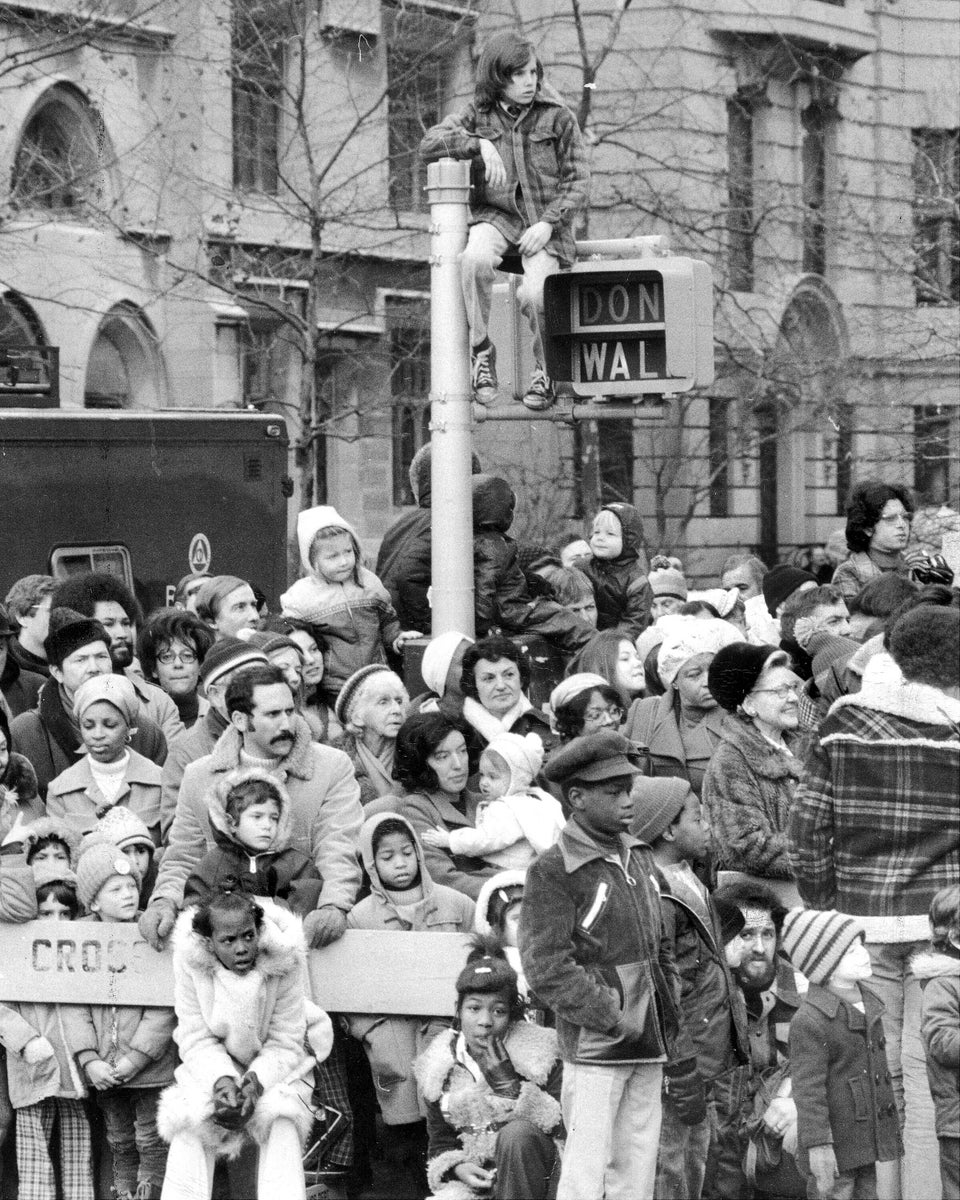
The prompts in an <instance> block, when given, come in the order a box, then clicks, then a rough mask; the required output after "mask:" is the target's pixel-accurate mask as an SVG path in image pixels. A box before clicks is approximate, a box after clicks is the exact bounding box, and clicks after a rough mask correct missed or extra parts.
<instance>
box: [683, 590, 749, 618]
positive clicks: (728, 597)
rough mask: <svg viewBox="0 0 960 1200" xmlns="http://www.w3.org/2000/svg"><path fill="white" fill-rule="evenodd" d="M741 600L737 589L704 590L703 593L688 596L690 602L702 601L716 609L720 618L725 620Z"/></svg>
mask: <svg viewBox="0 0 960 1200" xmlns="http://www.w3.org/2000/svg"><path fill="white" fill-rule="evenodd" d="M739 599H740V592H739V591H738V590H737V589H736V588H704V589H703V590H702V591H699V592H689V593H688V594H687V601H688V602H691V601H693V600H702V601H703V603H704V604H709V605H710V607H711V608H713V609H716V613H717V616H718V617H724V618H726V617H729V616H730V614H731V613H732V612H733V609H734V606H735V605H736V603H737V601H738V600H739Z"/></svg>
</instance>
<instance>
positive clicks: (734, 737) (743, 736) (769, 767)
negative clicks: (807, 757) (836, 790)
mask: <svg viewBox="0 0 960 1200" xmlns="http://www.w3.org/2000/svg"><path fill="white" fill-rule="evenodd" d="M723 740H724V741H725V742H729V744H730V745H731V746H733V747H735V748H736V749H737V750H739V751H740V753H741V754H742V755H743V757H744V758H745V759H746V760H747V764H748V766H749V767H750V769H751V770H752V771H755V772H756V773H757V774H758V775H762V776H764V777H765V778H767V779H786V778H793V779H799V778H800V773H801V769H802V763H801V762H800V760H799V759H798V758H795V757H794V756H793V755H792V754H786V753H784V752H783V751H782V750H778V749H777V747H776V746H774V745H773V743H772V742H768V741H767V739H766V738H765V737H764V736H763V734H761V733H760V731H759V730H758V729H757V728H756V727H755V726H754V724H753V722H752V721H747V720H744V719H743V717H739V716H737V715H736V714H735V713H728V714H727V715H726V716H725V717H724V719H723ZM787 746H788V749H792V746H791V743H790V741H789V740H788V741H787Z"/></svg>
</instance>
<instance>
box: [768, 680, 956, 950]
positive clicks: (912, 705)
mask: <svg viewBox="0 0 960 1200" xmlns="http://www.w3.org/2000/svg"><path fill="white" fill-rule="evenodd" d="M958 778H960V702H958V701H956V700H953V699H951V698H950V697H948V696H946V695H945V694H944V693H943V692H941V691H939V690H938V689H936V688H932V687H928V686H927V685H925V684H920V683H900V684H897V685H889V684H886V683H884V682H882V681H877V682H869V681H865V683H864V686H863V688H862V689H861V690H860V691H859V692H857V693H855V694H854V695H852V696H841V697H840V699H839V700H837V701H835V703H834V704H833V706H832V707H831V709H830V712H829V713H828V714H827V717H826V719H825V720H824V721H823V723H822V724H821V726H820V730H819V733H818V735H817V736H816V737H815V738H814V739H813V742H812V744H811V747H810V750H809V752H808V754H807V757H806V761H805V763H804V772H803V780H802V782H801V784H800V787H799V789H798V792H797V797H796V801H795V804H794V810H793V815H792V818H791V821H790V845H791V860H792V863H793V869H794V872H795V875H796V879H797V885H798V887H799V889H800V895H801V896H802V897H803V900H804V903H805V904H806V905H807V906H808V907H810V908H819V909H831V908H833V909H837V910H838V911H839V912H844V913H849V914H850V915H851V916H855V917H857V919H858V920H859V921H860V923H861V925H862V926H863V927H864V929H865V930H866V934H867V941H868V942H876V943H890V942H911V941H922V940H925V939H926V937H927V936H928V935H929V924H928V922H927V913H928V912H929V910H930V903H931V901H932V900H933V897H934V896H935V895H936V893H937V892H938V891H939V890H940V889H941V888H944V887H947V886H949V885H950V884H955V883H956V882H957V880H958V879H960V825H958V822H957V779H958Z"/></svg>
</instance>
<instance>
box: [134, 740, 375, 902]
mask: <svg viewBox="0 0 960 1200" xmlns="http://www.w3.org/2000/svg"><path fill="white" fill-rule="evenodd" d="M293 732H294V744H293V747H292V749H291V750H290V753H289V754H288V755H287V756H286V757H285V758H283V759H281V760H280V763H279V767H278V774H277V777H278V778H279V779H280V780H281V782H282V783H283V784H284V786H285V787H286V789H287V791H288V792H289V794H290V817H291V834H290V845H291V846H292V847H293V848H294V849H297V850H301V851H303V852H304V853H305V854H308V855H309V856H310V858H311V859H312V860H313V862H314V863H315V864H316V867H317V870H318V871H319V872H320V876H321V878H322V879H323V888H322V890H321V892H320V904H321V905H328V904H329V905H333V906H334V907H336V908H339V909H341V910H342V911H343V912H348V911H349V909H350V908H351V906H352V905H353V902H354V899H355V898H356V894H357V888H358V887H359V886H360V865H359V863H358V862H357V858H356V845H357V835H358V834H359V832H360V826H361V824H362V822H363V810H362V809H361V808H360V800H359V793H360V789H359V788H358V787H357V781H356V780H355V779H354V777H353V771H352V769H351V767H350V760H349V759H348V758H347V756H346V755H345V754H343V753H342V752H341V751H340V750H334V749H332V748H331V747H330V746H320V745H318V744H317V743H316V742H314V741H312V740H311V737H310V728H309V726H308V725H307V723H306V722H305V721H304V720H302V719H301V718H300V717H296V716H295V717H294V719H293ZM242 747H243V737H242V735H241V734H240V733H239V732H238V731H237V730H236V729H235V728H234V727H233V726H232V725H230V726H228V728H227V729H226V730H224V733H223V735H222V736H221V738H220V740H219V741H218V742H217V744H216V745H215V746H214V748H213V752H212V753H211V754H209V755H207V757H206V758H202V759H200V760H199V761H198V762H194V763H190V764H189V766H188V767H187V768H186V770H185V771H184V773H183V783H182V785H181V787H180V796H179V798H178V800H177V810H176V815H175V816H174V818H173V824H172V825H171V826H170V835H169V839H168V843H167V848H166V850H165V852H164V855H163V862H162V863H161V864H160V871H159V874H158V875H157V883H156V886H155V887H154V889H153V896H152V897H151V901H150V902H151V904H152V903H156V902H157V901H160V900H165V901H169V902H171V903H173V904H174V905H176V906H179V905H180V902H181V900H182V898H183V888H184V885H185V883H186V882H187V879H188V877H189V875H190V872H191V871H192V870H193V868H194V866H196V864H197V863H198V862H199V861H200V860H201V858H202V857H203V855H204V853H205V852H206V851H209V850H213V849H214V848H215V847H216V839H215V838H214V833H213V827H212V825H211V824H210V817H209V813H208V812H207V797H208V796H209V795H210V793H211V791H212V790H213V788H214V786H215V785H216V784H217V782H218V780H219V779H221V778H222V777H223V776H224V775H226V774H227V773H228V772H230V771H235V770H236V769H237V768H238V767H240V766H241V765H242V764H241V759H240V752H241V749H242Z"/></svg>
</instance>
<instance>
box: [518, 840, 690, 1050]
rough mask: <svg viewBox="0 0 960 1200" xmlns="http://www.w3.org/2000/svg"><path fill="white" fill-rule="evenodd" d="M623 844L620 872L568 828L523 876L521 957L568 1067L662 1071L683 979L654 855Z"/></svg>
mask: <svg viewBox="0 0 960 1200" xmlns="http://www.w3.org/2000/svg"><path fill="white" fill-rule="evenodd" d="M621 842H622V846H623V853H625V854H627V856H628V859H627V867H626V868H624V866H623V863H622V861H618V862H614V861H612V859H611V858H609V857H607V855H608V853H609V851H608V850H606V849H605V848H603V847H601V846H599V845H598V844H597V843H596V842H595V841H593V839H592V838H591V837H590V836H589V835H588V834H587V833H586V832H585V830H584V829H583V828H582V827H581V826H580V825H578V824H577V822H576V821H568V822H567V824H566V826H565V827H564V830H563V832H562V833H561V835H560V840H559V842H558V843H557V844H556V845H555V846H553V847H552V848H551V849H549V850H548V851H547V852H546V854H543V855H541V857H540V858H538V859H537V860H536V862H534V863H532V864H531V866H530V867H529V868H528V870H527V881H526V886H525V888H524V893H523V904H522V905H521V907H520V939H519V940H520V957H521V960H522V962H523V968H524V972H525V974H526V976H527V980H528V981H529V984H530V988H531V990H532V991H533V992H534V993H535V994H536V996H537V997H538V998H539V999H540V1000H541V1001H542V1002H543V1003H544V1004H545V1005H547V1006H548V1007H549V1008H551V1009H552V1010H553V1011H554V1013H556V1017H557V1032H558V1034H559V1038H560V1049H561V1052H562V1054H563V1058H564V1061H565V1062H576V1063H585V1064H593V1065H598V1064H600V1065H602V1064H604V1063H607V1064H613V1063H627V1062H663V1061H665V1059H666V1058H667V1057H668V1054H669V1051H670V1049H671V1046H672V1042H673V1038H674V1036H675V1034H676V1031H677V1021H678V1013H677V1001H678V999H679V995H680V979H679V976H678V974H677V966H676V962H675V961H674V957H673V947H672V945H671V944H670V940H669V938H667V937H666V936H664V932H663V913H662V908H661V903H660V891H659V885H658V884H657V882H656V878H655V866H654V861H653V854H652V852H651V851H650V848H649V847H648V846H646V845H644V843H642V842H640V841H639V840H638V839H637V838H633V837H628V836H626V835H622V836H621ZM624 1018H626V1019H627V1021H628V1023H629V1026H630V1030H628V1031H624V1029H623V1024H622V1022H623V1020H624Z"/></svg>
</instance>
